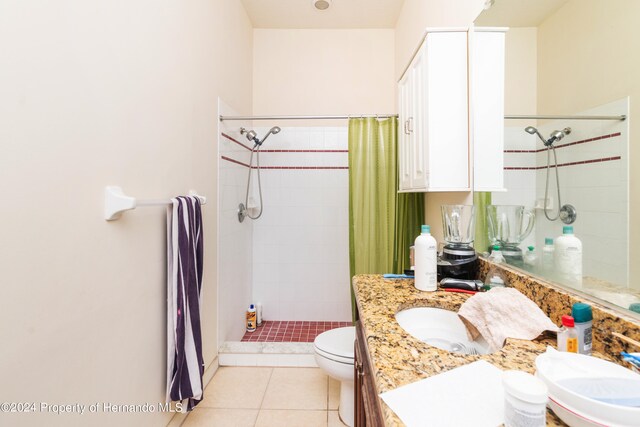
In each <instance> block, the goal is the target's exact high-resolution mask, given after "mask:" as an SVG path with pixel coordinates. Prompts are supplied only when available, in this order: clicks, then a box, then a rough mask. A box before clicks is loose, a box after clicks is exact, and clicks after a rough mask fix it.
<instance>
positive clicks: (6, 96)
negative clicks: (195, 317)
mask: <svg viewBox="0 0 640 427" xmlns="http://www.w3.org/2000/svg"><path fill="white" fill-rule="evenodd" d="M251 45H252V30H251V27H250V23H249V20H248V19H247V17H246V14H245V12H244V9H243V8H242V6H241V4H240V2H239V1H236V0H218V1H215V2H208V1H190V2H181V1H174V0H170V1H165V2H160V3H159V2H155V1H150V0H128V1H112V2H95V1H84V0H83V1H80V0H61V1H57V2H48V1H35V0H34V1H29V2H27V1H10V0H8V1H4V2H2V3H0V52H2V55H0V141H1V143H0V194H2V195H3V198H4V200H5V202H6V203H5V206H4V208H3V209H2V211H1V213H0V218H1V219H2V223H3V224H4V225H5V229H4V231H3V233H2V245H1V247H0V259H1V260H2V261H1V262H0V264H1V267H2V276H3V279H2V284H3V297H2V299H1V302H0V325H1V326H0V337H1V338H2V342H3V345H2V346H0V362H1V363H0V378H2V390H1V391H0V401H14V402H34V401H35V402H49V403H69V404H72V403H77V402H79V403H87V404H88V403H95V402H112V403H120V404H142V403H145V402H149V403H154V402H158V401H162V400H163V399H164V391H165V372H166V368H165V364H166V344H165V336H166V320H165V319H166V313H165V311H166V294H165V292H166V291H165V286H166V284H165V280H166V278H165V276H166V274H165V271H166V263H165V258H166V246H165V233H166V226H165V213H164V210H163V208H159V207H158V208H144V209H143V208H141V209H138V210H136V211H134V212H129V213H126V214H125V215H124V216H123V218H122V219H121V220H119V221H116V222H106V221H104V220H103V218H102V215H103V212H102V209H103V191H104V186H105V185H109V184H111V185H120V186H122V187H123V188H124V190H125V191H126V192H127V193H129V194H131V195H133V196H136V197H140V198H168V197H170V196H173V195H178V194H184V193H186V192H187V191H188V190H189V189H191V188H193V189H196V190H198V191H199V192H200V193H201V194H203V195H205V196H207V197H208V200H209V201H211V204H208V205H206V206H205V207H204V221H205V223H204V231H205V236H204V242H205V262H206V265H205V268H204V283H203V295H202V299H203V307H202V327H203V345H204V359H205V361H206V363H207V364H210V363H211V362H212V361H213V360H214V358H215V356H216V326H217V325H216V316H217V313H216V303H217V301H216V293H217V290H216V257H217V254H216V237H217V236H216V221H217V214H216V207H215V202H214V201H215V200H216V196H217V194H216V175H217V171H216V161H215V155H216V140H217V121H216V116H217V108H216V102H217V96H221V97H223V98H224V99H226V100H228V102H229V103H231V104H233V106H234V107H235V108H236V109H237V110H238V111H240V112H243V113H250V112H251V109H252V107H251V85H252V79H251V63H252V55H251V50H252V48H251ZM3 417H4V418H3V421H2V422H3V423H7V424H10V425H16V426H20V425H31V426H33V425H51V426H55V425H65V426H67V425H80V426H85V425H92V426H113V425H119V426H145V425H148V426H157V425H163V424H166V423H167V422H168V420H169V419H170V417H171V414H163V413H157V412H156V413H153V414H111V415H105V414H97V415H87V414H85V415H83V416H82V417H80V416H77V415H75V416H74V415H69V416H56V415H51V414H42V413H37V414H29V415H28V416H25V415H16V416H7V415H6V414H3Z"/></svg>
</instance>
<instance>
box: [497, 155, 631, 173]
mask: <svg viewBox="0 0 640 427" xmlns="http://www.w3.org/2000/svg"><path fill="white" fill-rule="evenodd" d="M621 158H622V157H620V156H615V157H603V158H600V159H592V160H582V161H579V162H568V163H560V164H559V165H558V167H559V168H561V167H564V166H575V165H586V164H588V163H602V162H610V161H612V160H620V159H621ZM546 168H547V167H546V166H522V167H511V166H505V167H504V170H506V171H514V170H517V171H520V170H540V169H546ZM552 168H555V165H554V166H551V167H550V169H552Z"/></svg>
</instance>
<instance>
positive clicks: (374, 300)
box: [353, 275, 565, 426]
mask: <svg viewBox="0 0 640 427" xmlns="http://www.w3.org/2000/svg"><path fill="white" fill-rule="evenodd" d="M353 288H354V292H355V295H356V301H357V305H358V311H359V314H360V322H361V323H362V326H363V327H364V334H365V337H366V340H367V348H368V351H369V355H370V356H371V367H372V370H373V372H372V376H373V377H374V378H375V385H376V388H377V391H378V393H383V392H385V391H390V390H393V389H395V388H398V387H400V386H403V385H406V384H410V383H412V382H415V381H418V380H420V379H424V378H427V377H430V376H433V375H436V374H439V373H441V372H445V371H448V370H450V369H453V368H456V367H459V366H462V365H465V364H467V363H471V362H475V361H477V360H485V361H487V362H489V363H491V364H493V365H495V366H497V367H499V368H501V369H504V370H508V369H517V370H521V371H525V372H529V373H532V374H533V373H534V372H535V358H536V357H537V356H538V355H539V354H541V353H544V351H545V349H546V346H547V345H548V344H550V345H553V346H555V339H553V338H545V339H539V340H537V341H526V340H516V339H507V342H506V343H505V346H504V347H503V348H502V350H500V351H498V352H496V353H493V354H487V355H481V356H472V355H463V354H456V353H450V352H448V351H445V350H440V349H438V348H435V347H432V346H430V345H428V344H426V343H424V342H422V341H419V340H417V339H416V338H413V337H412V336H411V335H409V334H408V333H407V332H405V331H404V329H402V328H401V327H400V325H398V323H397V322H396V320H395V314H396V313H397V312H398V311H401V310H404V309H406V308H410V307H439V308H444V309H447V310H452V311H458V309H459V308H460V306H461V305H462V303H464V301H466V300H467V298H469V297H470V296H471V295H469V294H461V293H453V292H444V291H440V290H439V291H436V292H422V291H419V290H417V289H416V288H415V287H414V286H413V280H410V279H409V280H406V279H395V280H394V279H384V278H383V277H382V276H381V275H358V276H355V277H354V278H353ZM380 406H381V408H382V412H383V413H382V416H383V419H384V420H385V424H386V425H387V426H403V425H404V424H403V423H402V421H400V419H399V418H398V417H397V415H396V414H395V413H394V412H393V411H392V410H391V409H390V408H389V407H388V406H387V405H386V404H385V403H384V402H383V401H382V399H381V400H380ZM547 425H551V426H563V425H565V424H564V423H563V422H562V421H560V420H559V419H558V418H557V417H556V416H555V415H554V414H553V413H552V412H548V415H547Z"/></svg>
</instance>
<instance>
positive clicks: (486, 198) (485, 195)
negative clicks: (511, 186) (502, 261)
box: [473, 191, 491, 253]
mask: <svg viewBox="0 0 640 427" xmlns="http://www.w3.org/2000/svg"><path fill="white" fill-rule="evenodd" d="M473 204H474V206H475V207H476V235H475V238H474V242H473V247H474V249H475V250H476V252H478V253H483V252H487V251H488V248H489V243H490V242H489V224H488V223H487V206H489V205H490V204H491V193H489V192H481V191H476V192H475V193H473Z"/></svg>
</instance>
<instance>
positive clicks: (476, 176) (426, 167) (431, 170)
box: [398, 29, 504, 192]
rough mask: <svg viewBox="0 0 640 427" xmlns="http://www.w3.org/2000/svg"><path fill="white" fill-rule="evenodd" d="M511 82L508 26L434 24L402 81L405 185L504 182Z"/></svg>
mask: <svg viewBox="0 0 640 427" xmlns="http://www.w3.org/2000/svg"><path fill="white" fill-rule="evenodd" d="M496 34H498V35H499V36H500V35H501V37H502V47H501V50H500V52H497V53H496V52H494V51H493V50H494V49H496V48H499V42H498V41H497V40H496V38H495V37H493V36H494V35H496ZM498 38H499V37H498ZM470 46H471V49H470V48H469V47H470ZM476 49H477V50H478V52H477V54H476V53H474V52H471V51H473V50H476ZM484 52H490V53H491V54H490V55H486V57H485V53H484ZM470 61H471V64H470V63H469V62H470ZM497 69H500V70H501V71H500V72H497V73H494V71H495V70H497ZM476 72H477V73H478V77H477V78H476V76H474V75H473V74H474V73H476ZM503 86H504V32H503V31H493V30H492V31H486V32H485V31H482V32H478V33H472V32H470V31H468V30H467V29H442V30H440V29H430V30H428V31H427V33H426V36H425V38H424V41H423V43H422V45H421V46H420V49H418V51H417V53H416V55H415V56H414V58H413V60H412V61H411V64H410V65H409V67H408V68H407V70H406V71H405V73H404V75H403V77H402V79H401V80H400V83H399V87H398V94H399V104H398V105H399V120H400V129H399V132H400V138H399V146H398V163H399V164H398V166H399V187H400V188H399V191H403V192H423V191H470V190H471V189H472V188H473V189H478V188H481V189H489V188H491V189H495V188H498V187H499V188H502V147H503V138H502V133H503V124H502V120H503V115H504V111H503V110H504V107H503V104H504V89H503ZM479 88H482V90H479ZM479 123H482V125H477V126H476V124H479ZM497 124H499V126H498V125H497ZM474 145H475V147H474ZM474 148H475V150H476V151H479V152H480V153H481V156H480V157H479V158H478V165H479V166H478V167H476V166H475V161H474V160H473V153H474ZM498 152H499V155H498V158H497V159H494V160H496V161H495V162H492V161H490V160H491V159H493V157H494V156H495V155H496V153H498ZM476 169H478V170H477V172H476ZM472 182H473V184H472Z"/></svg>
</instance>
